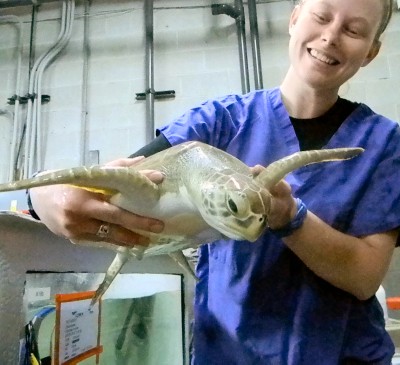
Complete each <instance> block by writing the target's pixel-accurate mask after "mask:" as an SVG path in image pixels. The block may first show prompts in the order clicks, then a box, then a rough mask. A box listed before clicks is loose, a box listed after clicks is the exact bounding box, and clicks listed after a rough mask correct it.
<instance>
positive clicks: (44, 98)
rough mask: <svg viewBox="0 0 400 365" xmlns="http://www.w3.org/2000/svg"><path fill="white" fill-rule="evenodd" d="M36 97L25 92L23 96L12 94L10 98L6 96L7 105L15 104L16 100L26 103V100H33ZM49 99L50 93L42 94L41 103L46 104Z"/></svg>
mask: <svg viewBox="0 0 400 365" xmlns="http://www.w3.org/2000/svg"><path fill="white" fill-rule="evenodd" d="M36 98H37V95H36V94H26V95H25V96H18V95H13V96H11V98H8V99H7V100H8V101H7V104H8V105H15V102H16V101H17V100H18V101H19V103H20V104H26V103H28V100H32V101H33V100H35V99H36ZM49 101H50V95H42V97H41V103H42V104H46V103H48V102H49Z"/></svg>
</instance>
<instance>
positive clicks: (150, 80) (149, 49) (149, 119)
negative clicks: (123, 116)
mask: <svg viewBox="0 0 400 365" xmlns="http://www.w3.org/2000/svg"><path fill="white" fill-rule="evenodd" d="M153 12H154V3H153V0H144V16H145V38H146V90H145V93H146V135H145V137H146V143H149V142H150V141H151V140H152V139H153V138H154V94H155V90H154V24H153Z"/></svg>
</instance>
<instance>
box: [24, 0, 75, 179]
mask: <svg viewBox="0 0 400 365" xmlns="http://www.w3.org/2000/svg"><path fill="white" fill-rule="evenodd" d="M74 13H75V2H74V1H73V0H70V1H69V2H68V3H67V11H66V16H65V20H64V21H63V24H64V33H63V35H62V37H61V39H60V41H59V42H58V44H56V45H55V46H54V47H53V48H52V49H51V51H50V52H49V53H48V54H47V56H46V57H45V59H44V60H43V62H42V63H41V64H40V66H39V68H38V71H37V74H36V76H37V77H36V84H35V94H36V95H37V97H36V108H35V109H34V110H35V113H34V114H33V118H34V120H33V125H34V126H35V129H36V133H35V134H33V137H34V139H33V143H31V151H32V153H34V152H36V165H37V166H36V167H37V169H38V170H42V169H43V158H42V155H43V148H42V123H41V109H42V104H41V98H42V77H43V73H44V70H45V69H46V68H47V66H48V65H49V64H50V63H51V62H52V61H53V60H54V59H55V58H56V57H57V56H58V55H59V54H60V52H61V51H62V49H63V48H64V47H65V46H66V45H67V44H68V41H69V39H70V38H71V34H72V25H73V20H74ZM35 146H36V151H35V150H34V147H35ZM31 156H34V155H33V154H32V155H31ZM33 169H34V161H33V159H31V166H30V173H29V175H32V174H33V172H34V171H33Z"/></svg>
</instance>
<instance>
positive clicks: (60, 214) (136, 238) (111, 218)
mask: <svg viewBox="0 0 400 365" xmlns="http://www.w3.org/2000/svg"><path fill="white" fill-rule="evenodd" d="M141 159H142V157H136V158H129V159H128V158H126V159H119V160H115V161H112V162H110V163H108V164H107V165H109V166H124V167H126V166H132V165H134V164H135V163H137V162H138V161H139V160H141ZM143 174H144V175H146V176H147V177H148V178H149V179H150V180H151V181H153V182H154V183H156V184H158V183H160V182H161V181H162V180H163V175H162V174H161V173H160V172H158V171H146V172H143ZM30 193H31V201H32V206H33V208H34V209H35V212H36V213H37V215H38V216H39V217H40V219H41V221H42V222H43V223H44V224H45V225H46V226H47V227H48V228H49V229H50V230H51V231H52V232H53V233H55V234H57V235H59V236H63V237H66V238H68V239H72V240H86V241H106V242H110V243H115V244H118V245H122V246H133V245H136V244H139V245H147V244H148V243H149V240H148V238H146V237H144V236H141V235H139V234H138V233H135V232H133V231H132V230H131V229H140V230H144V231H150V232H154V233H160V232H161V231H162V230H163V223H162V222H161V221H158V220H155V219H152V218H147V217H142V216H139V215H136V214H134V213H131V212H128V211H126V210H124V209H121V208H119V207H117V206H115V205H112V204H110V203H109V202H108V201H107V199H106V197H105V196H104V195H102V194H98V193H93V192H89V191H86V190H84V189H80V188H77V187H73V186H69V185H51V186H44V187H40V188H34V189H31V192H30ZM105 223H106V224H108V225H109V232H108V234H107V237H105V238H100V237H99V236H98V235H96V233H97V232H98V230H99V228H100V226H101V225H102V224H105Z"/></svg>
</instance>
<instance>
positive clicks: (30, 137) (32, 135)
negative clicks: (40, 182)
mask: <svg viewBox="0 0 400 365" xmlns="http://www.w3.org/2000/svg"><path fill="white" fill-rule="evenodd" d="M70 3H71V4H72V5H71V6H68V5H69V4H70ZM67 6H68V8H69V9H71V14H73V11H74V2H73V1H72V0H68V1H67V0H65V1H63V4H62V24H61V29H60V33H59V35H58V38H57V40H56V42H55V43H54V45H53V46H52V47H51V48H50V49H49V50H47V51H46V52H45V53H44V54H42V55H41V56H40V57H39V58H38V59H37V60H36V62H35V63H34V65H33V67H32V70H31V77H30V80H29V94H31V95H32V94H33V93H36V97H35V98H34V100H31V99H29V100H28V113H27V123H26V143H25V160H24V167H25V171H24V177H28V176H30V175H32V174H33V172H34V170H33V169H34V162H35V147H36V142H37V137H36V136H37V124H36V122H37V110H38V105H40V103H41V95H40V96H39V95H37V91H39V92H41V90H40V88H39V90H38V82H41V74H42V73H43V71H44V68H45V67H46V66H47V65H48V64H49V62H51V60H52V59H53V58H54V57H55V55H57V54H58V52H59V51H60V50H61V48H62V47H61V48H60V49H58V46H59V45H60V44H62V45H63V46H65V44H66V41H65V36H66V34H67V33H68V27H67V26H66V21H65V19H66V17H67V15H68V12H67ZM55 49H57V52H54V50H55ZM43 65H44V66H43ZM39 98H40V99H39ZM38 103H39V104H38ZM39 111H40V107H39ZM36 151H37V149H36ZM38 167H40V166H38Z"/></svg>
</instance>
